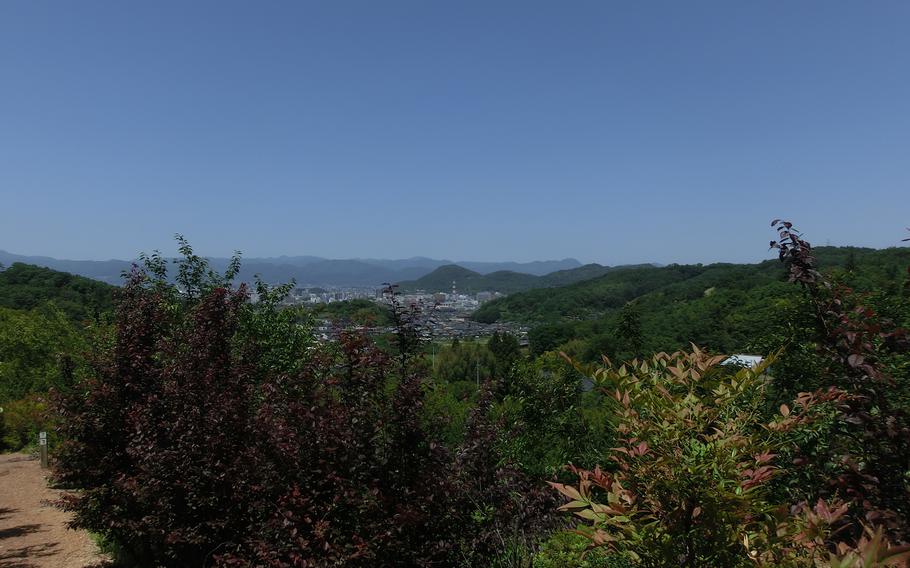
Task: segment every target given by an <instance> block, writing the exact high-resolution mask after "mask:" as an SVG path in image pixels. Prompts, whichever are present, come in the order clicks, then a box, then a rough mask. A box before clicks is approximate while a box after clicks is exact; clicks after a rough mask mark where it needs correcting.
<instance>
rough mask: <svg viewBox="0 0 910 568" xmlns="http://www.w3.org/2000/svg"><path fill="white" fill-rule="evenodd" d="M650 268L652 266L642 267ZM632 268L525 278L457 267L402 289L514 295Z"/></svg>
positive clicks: (591, 266)
mask: <svg viewBox="0 0 910 568" xmlns="http://www.w3.org/2000/svg"><path fill="white" fill-rule="evenodd" d="M640 266H651V265H640ZM629 268H634V267H629V266H614V267H610V266H601V265H599V264H585V265H584V266H579V267H577V268H570V269H566V270H557V271H556V272H551V273H549V274H545V275H543V276H535V275H533V274H524V273H521V272H513V271H511V270H499V271H496V272H491V273H489V274H480V273H479V272H474V271H473V270H468V269H467V268H464V267H462V266H459V265H457V264H449V265H446V266H440V267H439V268H437V269H436V270H434V271H433V272H431V273H429V274H427V275H426V276H423V277H421V278H418V279H417V280H409V281H405V282H400V283H399V288H400V289H401V291H403V292H412V291H415V290H423V291H426V292H449V291H451V290H452V283H453V282H454V283H455V288H456V290H457V291H458V292H462V293H467V294H474V293H477V292H486V291H489V292H500V293H502V294H513V293H515V292H522V291H526V290H533V289H536V288H549V287H553V286H565V285H567V284H572V283H573V282H580V281H582V280H590V279H591V278H597V277H599V276H603V275H604V274H607V273H608V272H612V271H615V270H617V269H629Z"/></svg>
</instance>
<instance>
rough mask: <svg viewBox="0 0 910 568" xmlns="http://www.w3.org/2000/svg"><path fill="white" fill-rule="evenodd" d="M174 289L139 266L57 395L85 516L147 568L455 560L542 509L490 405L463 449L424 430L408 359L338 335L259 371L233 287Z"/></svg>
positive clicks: (488, 553)
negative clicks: (72, 378) (88, 356)
mask: <svg viewBox="0 0 910 568" xmlns="http://www.w3.org/2000/svg"><path fill="white" fill-rule="evenodd" d="M175 297H176V296H175V295H174V294H172V293H171V291H169V290H168V289H166V288H163V287H161V286H149V285H147V280H146V279H145V277H144V275H143V274H141V273H139V272H136V273H134V274H133V276H132V277H131V280H130V281H129V282H128V284H127V286H126V287H125V288H124V289H123V292H122V295H121V298H120V303H119V309H118V315H117V322H116V339H115V342H114V344H113V346H112V347H111V348H110V350H109V351H107V352H102V353H99V354H97V358H96V362H95V365H94V368H95V375H94V376H93V377H92V378H91V379H89V380H87V381H86V382H84V383H82V384H81V385H80V388H78V389H75V390H74V392H73V393H72V394H70V395H67V396H66V397H64V398H62V399H61V401H60V410H61V413H62V415H63V418H64V419H63V421H62V423H63V426H62V430H63V432H62V434H63V436H62V437H63V438H64V439H65V440H66V442H65V443H64V445H63V447H62V448H61V450H60V453H59V455H58V467H57V472H56V476H57V479H58V481H59V482H61V483H63V484H65V485H68V486H70V487H75V488H80V489H82V491H81V492H80V493H78V494H76V496H73V497H70V498H69V499H68V500H67V501H66V503H65V507H66V508H68V509H69V510H71V511H73V512H74V513H75V524H76V525H77V526H80V527H84V528H88V529H90V530H93V531H96V532H99V533H102V534H105V535H107V536H108V537H110V538H112V539H113V540H114V541H116V542H117V543H119V544H121V545H122V546H124V547H125V548H126V549H127V550H128V551H130V552H132V553H133V556H135V558H137V559H138V560H139V561H140V562H146V563H148V564H149V565H169V566H202V565H212V564H220V565H225V566H275V567H285V566H288V567H290V566H330V565H344V566H380V565H381V566H451V565H455V564H456V563H458V562H467V563H469V564H474V565H485V564H486V563H487V561H488V560H489V558H490V557H492V556H493V555H495V554H496V552H497V551H498V550H499V549H500V548H501V546H502V544H503V542H504V541H505V540H507V539H508V538H509V537H510V536H511V535H513V534H521V535H524V534H527V535H531V534H532V533H533V532H534V531H535V530H537V529H538V528H541V527H543V526H544V525H546V523H547V522H548V519H549V518H550V517H549V515H548V513H546V514H544V513H541V514H538V512H539V511H547V512H548V511H550V510H551V509H552V508H553V502H552V500H551V498H550V497H549V495H548V494H545V493H543V492H542V491H535V490H534V489H533V488H534V487H535V485H536V484H534V483H532V482H531V481H530V480H527V479H525V478H524V477H523V476H522V475H521V474H519V473H518V472H517V471H514V470H512V469H510V468H508V467H505V466H501V465H500V464H499V459H498V456H497V455H496V452H495V451H494V447H495V444H496V440H497V433H498V426H497V425H494V424H491V423H490V422H489V419H488V414H489V413H488V412H487V409H486V407H485V406H482V407H480V408H479V409H478V410H477V411H476V412H475V414H474V417H473V419H472V421H471V428H470V430H469V431H468V432H467V434H466V436H465V440H466V441H465V442H464V444H463V446H462V447H460V448H444V447H442V446H441V445H439V444H438V443H436V442H435V441H434V440H432V439H430V438H429V436H428V434H427V433H426V431H425V429H424V427H423V424H424V421H425V419H424V417H423V413H422V403H423V396H424V388H423V381H422V378H421V377H420V376H419V375H416V374H414V373H412V372H410V371H409V370H408V369H409V367H408V366H407V365H406V363H407V358H406V357H398V358H397V361H395V362H393V361H392V360H391V359H390V358H389V356H387V355H386V354H385V353H383V352H382V351H380V350H379V349H377V348H376V347H375V346H374V345H373V344H372V343H371V342H370V340H368V339H367V338H366V337H364V336H362V335H358V334H352V333H343V334H341V337H340V340H339V341H338V343H337V344H336V345H333V346H329V347H324V348H323V347H317V346H311V349H310V350H309V351H308V352H307V353H303V352H300V353H288V354H285V355H287V357H274V356H275V354H274V353H272V354H271V356H272V357H273V358H275V360H287V359H288V358H289V357H296V361H295V362H294V363H293V364H288V365H287V369H293V371H287V370H282V369H274V368H273V369H269V368H268V367H267V366H265V365H263V364H262V359H261V357H262V353H263V349H262V345H263V341H262V337H255V336H254V334H253V333H252V332H251V331H250V330H249V329H245V330H244V329H242V327H243V325H244V322H245V321H248V320H249V319H251V318H248V317H245V316H246V315H248V314H249V310H253V309H255V308H254V307H252V306H251V304H250V303H249V302H248V300H247V294H246V291H245V290H244V289H243V288H242V287H241V289H239V290H231V289H229V288H227V287H212V288H210V289H207V290H202V291H201V292H200V293H199V295H198V297H194V298H192V299H186V298H183V299H182V300H180V299H179V298H178V299H177V300H176V301H175ZM257 321H258V324H257V325H258V327H257V329H259V330H260V332H261V330H262V329H263V326H262V319H261V318H260V319H259V320H257ZM266 327H267V326H266ZM547 493H548V492H547ZM523 495H524V496H523Z"/></svg>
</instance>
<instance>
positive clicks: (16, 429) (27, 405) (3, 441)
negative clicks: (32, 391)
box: [0, 396, 53, 451]
mask: <svg viewBox="0 0 910 568" xmlns="http://www.w3.org/2000/svg"><path fill="white" fill-rule="evenodd" d="M41 431H45V432H50V433H51V434H50V435H53V424H52V423H51V420H50V418H49V416H48V412H47V404H46V403H45V401H44V400H43V399H42V398H40V397H37V396H31V397H27V398H23V399H21V400H14V401H10V402H8V403H6V404H4V405H3V409H2V412H0V450H6V451H17V450H21V449H23V448H26V447H28V446H32V445H34V444H35V443H37V440H38V432H41Z"/></svg>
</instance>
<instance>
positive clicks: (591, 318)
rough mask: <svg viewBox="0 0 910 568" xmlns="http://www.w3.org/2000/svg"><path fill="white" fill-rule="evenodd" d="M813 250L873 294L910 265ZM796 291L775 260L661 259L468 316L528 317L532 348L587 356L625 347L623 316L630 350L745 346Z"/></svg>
mask: <svg viewBox="0 0 910 568" xmlns="http://www.w3.org/2000/svg"><path fill="white" fill-rule="evenodd" d="M815 254H816V256H817V258H818V260H819V267H820V268H821V269H822V270H823V271H831V272H835V273H838V274H840V275H841V277H842V278H843V280H844V281H845V282H846V283H847V284H849V285H850V286H853V287H855V288H857V289H859V290H868V291H876V292H878V293H879V294H880V295H882V296H887V295H888V294H889V293H899V292H900V291H901V290H902V289H903V284H904V282H905V280H906V267H907V266H908V264H910V249H908V248H890V249H884V250H874V249H865V248H853V247H819V248H818V249H815ZM797 292H798V290H797V288H796V287H794V286H792V285H788V284H787V283H786V282H784V269H783V266H782V265H781V264H780V263H779V262H778V261H777V260H768V261H765V262H762V263H758V264H711V265H670V266H665V267H659V268H658V267H651V268H637V269H629V270H623V271H614V272H609V273H607V274H604V275H603V276H600V277H598V278H594V279H591V280H586V281H582V282H577V283H575V284H570V285H568V286H563V287H559V288H550V289H547V290H530V291H527V292H523V293H518V294H514V295H511V296H509V297H506V298H500V299H497V300H494V301H492V302H489V303H487V304H485V305H484V306H483V307H481V308H480V309H479V310H478V311H477V312H475V314H474V318H475V319H477V320H478V321H482V322H494V321H500V320H505V321H516V322H524V323H531V324H534V325H536V327H535V328H534V330H533V331H532V333H531V344H532V348H533V349H534V350H535V351H538V352H540V351H544V350H548V349H554V348H557V347H560V346H562V347H567V348H574V349H576V350H577V353H576V355H581V356H586V357H587V358H596V357H597V356H598V355H599V354H600V353H606V354H611V352H612V353H614V354H615V353H616V352H624V353H626V354H628V351H629V349H627V347H628V346H627V345H626V346H624V345H622V344H621V343H622V341H621V340H619V339H617V337H619V336H621V335H622V333H620V332H618V330H619V328H620V327H621V326H622V325H623V323H622V320H625V324H626V325H627V327H628V324H629V320H632V327H633V328H637V331H634V332H633V335H635V334H640V335H641V336H642V337H643V338H645V339H643V340H642V341H643V342H644V344H643V345H641V346H638V348H637V349H633V351H641V352H654V351H660V350H673V349H677V348H680V347H685V346H686V345H688V342H690V341H692V342H695V343H696V344H699V345H704V346H707V347H709V348H711V349H714V350H717V351H732V350H745V349H748V348H750V347H752V343H751V342H752V340H753V339H754V338H755V337H758V336H760V335H762V336H764V335H766V334H764V333H763V332H764V331H766V328H767V326H768V325H769V321H771V320H773V319H774V318H777V319H778V320H779V319H780V314H781V310H783V309H785V308H786V307H787V306H790V305H792V302H794V301H796V300H795V299H794V295H795V294H796V293H797ZM629 302H632V303H631V304H629ZM627 304H629V305H628V307H626V306H627ZM624 307H625V309H624ZM760 332H762V333H760ZM582 338H584V339H583V340H582ZM573 341H583V342H584V344H583V345H582V344H577V343H576V344H572V342H573Z"/></svg>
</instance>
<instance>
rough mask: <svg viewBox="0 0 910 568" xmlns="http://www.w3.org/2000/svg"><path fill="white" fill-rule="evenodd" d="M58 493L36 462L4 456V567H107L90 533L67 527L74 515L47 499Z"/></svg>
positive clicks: (0, 529)
mask: <svg viewBox="0 0 910 568" xmlns="http://www.w3.org/2000/svg"><path fill="white" fill-rule="evenodd" d="M59 495H60V492H59V491H56V490H53V489H49V488H48V487H47V483H46V481H45V474H44V471H43V470H42V469H41V465H40V464H39V463H38V461H37V460H35V459H32V458H31V457H29V456H27V455H25V454H2V455H0V568H84V567H86V566H101V565H103V562H104V560H105V559H104V558H103V557H102V556H101V555H100V554H99V553H98V551H97V547H96V546H95V544H94V543H93V542H92V540H91V539H90V538H89V536H88V534H86V533H84V532H78V531H73V530H69V529H67V528H66V522H67V520H68V518H69V515H68V514H67V513H64V512H63V511H60V510H58V509H55V508H54V507H51V506H50V505H49V504H48V503H47V501H50V500H54V499H56V498H57V497H58V496H59Z"/></svg>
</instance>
